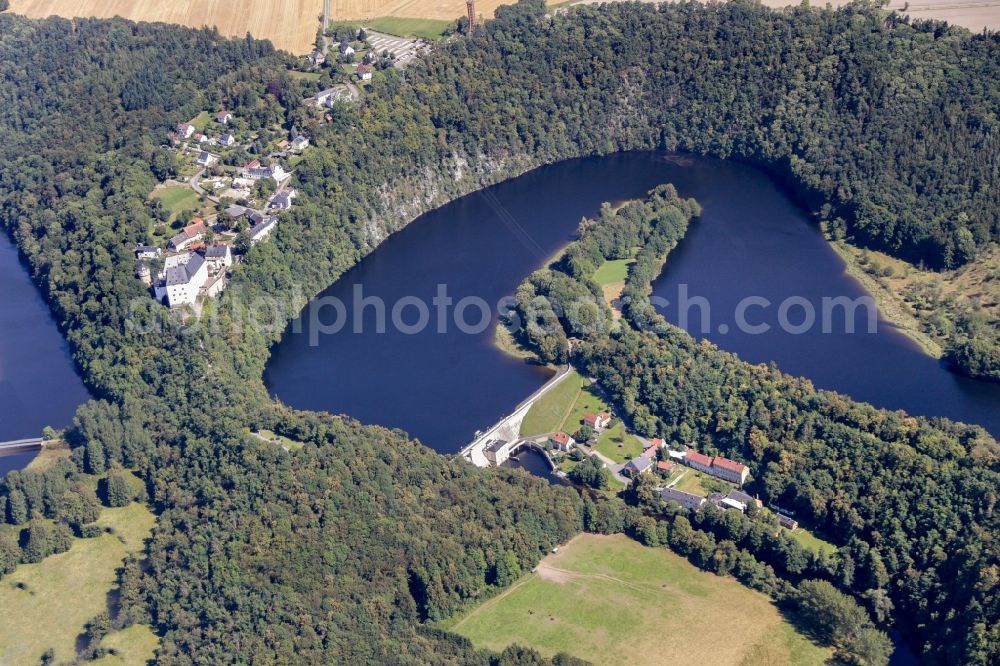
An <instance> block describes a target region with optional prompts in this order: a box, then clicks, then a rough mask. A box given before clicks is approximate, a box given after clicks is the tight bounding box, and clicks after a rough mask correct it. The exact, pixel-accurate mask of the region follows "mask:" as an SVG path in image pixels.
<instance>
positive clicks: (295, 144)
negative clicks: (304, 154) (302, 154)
mask: <svg viewBox="0 0 1000 666" xmlns="http://www.w3.org/2000/svg"><path fill="white" fill-rule="evenodd" d="M308 147H309V138H308V137H304V136H302V135H301V134H300V135H299V136H297V137H295V138H294V139H292V144H291V148H292V150H305V149H306V148H308Z"/></svg>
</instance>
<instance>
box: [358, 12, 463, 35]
mask: <svg viewBox="0 0 1000 666" xmlns="http://www.w3.org/2000/svg"><path fill="white" fill-rule="evenodd" d="M456 18H457V17H456ZM452 23H454V21H446V20H441V19H426V18H406V17H403V16H381V17H379V18H374V19H371V20H369V21H365V26H367V27H369V28H371V29H372V30H377V31H379V32H384V33H386V34H389V35H396V36H397V37H420V38H421V39H427V40H435V39H441V38H442V36H443V35H442V33H444V31H445V29H446V28H447V27H448V26H450V25H451V24H452Z"/></svg>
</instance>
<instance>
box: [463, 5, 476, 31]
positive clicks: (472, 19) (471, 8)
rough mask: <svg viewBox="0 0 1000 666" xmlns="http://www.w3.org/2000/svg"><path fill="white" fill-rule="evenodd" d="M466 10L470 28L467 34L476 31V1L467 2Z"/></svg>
mask: <svg viewBox="0 0 1000 666" xmlns="http://www.w3.org/2000/svg"><path fill="white" fill-rule="evenodd" d="M465 9H466V11H467V12H468V13H469V28H468V31H467V34H470V35H471V34H472V32H473V31H474V30H475V29H476V0H465Z"/></svg>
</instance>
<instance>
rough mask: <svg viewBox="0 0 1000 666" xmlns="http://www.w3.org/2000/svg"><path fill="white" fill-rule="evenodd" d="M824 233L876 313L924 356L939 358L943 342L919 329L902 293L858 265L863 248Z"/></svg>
mask: <svg viewBox="0 0 1000 666" xmlns="http://www.w3.org/2000/svg"><path fill="white" fill-rule="evenodd" d="M823 236H824V239H825V240H826V242H827V245H828V246H829V247H830V248H831V249H832V250H833V251H834V252H836V253H837V256H838V257H840V258H841V259H842V260H843V262H844V271H845V272H846V273H847V274H848V275H849V276H851V277H852V278H854V279H855V280H857V282H858V283H859V284H860V285H861V286H862V287H863V288H864V290H865V291H866V292H868V294H869V295H870V296H871V297H872V298H873V299H874V300H875V305H876V307H878V311H879V314H880V315H881V316H882V317H884V318H885V320H886V321H887V322H889V323H890V324H892V325H893V326H895V327H896V329H897V330H898V331H899V332H900V333H902V334H903V335H905V336H906V337H907V338H909V339H910V340H912V341H913V342H914V343H915V344H916V345H917V347H919V348H920V351H922V352H923V353H924V354H926V355H927V356H930V357H931V358H935V359H940V358H941V357H942V356H944V349H943V348H942V346H941V345H940V344H939V343H938V342H937V341H936V340H934V338H932V337H931V336H930V335H928V334H927V333H924V332H923V331H922V330H920V322H919V321H918V320H917V318H916V317H915V316H914V315H913V314H911V313H910V311H909V306H908V305H907V304H906V302H905V301H904V300H903V299H902V297H900V296H898V295H897V294H895V293H894V292H893V291H892V290H890V289H889V288H887V287H885V286H884V285H882V284H880V283H879V282H878V280H876V279H875V278H874V277H872V276H871V275H869V274H868V272H866V271H865V270H864V269H863V268H862V267H861V265H860V264H859V263H858V260H857V253H859V252H861V251H862V250H861V248H856V247H854V246H853V245H849V244H848V243H847V242H846V241H836V240H831V239H830V238H829V237H827V235H826V233H825V230H824V234H823Z"/></svg>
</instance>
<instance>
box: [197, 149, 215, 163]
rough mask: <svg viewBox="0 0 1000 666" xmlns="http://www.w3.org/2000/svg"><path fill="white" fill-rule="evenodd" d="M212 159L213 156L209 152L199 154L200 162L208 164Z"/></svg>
mask: <svg viewBox="0 0 1000 666" xmlns="http://www.w3.org/2000/svg"><path fill="white" fill-rule="evenodd" d="M211 158H212V156H211V155H209V154H208V153H207V152H205V151H204V150H203V151H201V152H200V153H198V161H199V162H207V161H208V160H210V159H211Z"/></svg>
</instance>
